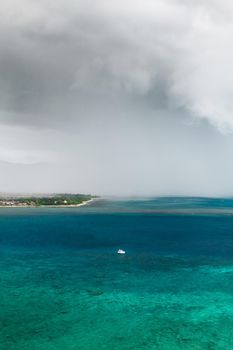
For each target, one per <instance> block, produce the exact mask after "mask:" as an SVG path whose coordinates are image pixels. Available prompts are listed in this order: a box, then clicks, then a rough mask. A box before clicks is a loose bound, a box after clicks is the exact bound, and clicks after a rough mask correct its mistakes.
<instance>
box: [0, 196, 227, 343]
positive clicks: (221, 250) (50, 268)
mask: <svg viewBox="0 0 233 350" xmlns="http://www.w3.org/2000/svg"><path fill="white" fill-rule="evenodd" d="M118 249H124V250H125V251H126V254H125V255H123V256H121V255H118V254H117V250H118ZM0 257H1V259H0V349H1V350H55V349H56V350H96V349H98V350H110V349H111V350H115V349H117V350H119V349H123V350H143V349H147V350H157V349H158V350H178V349H182V350H192V349H193V350H199V349H200V350H207V349H208V350H211V349H212V350H223V349H224V350H226V349H232V348H233V200H232V199H210V198H192V197H190V198H182V197H171V198H169V197H167V198H153V199H152V198H150V199H148V198H144V199H128V200H119V199H118V200H117V199H115V200H113V199H103V200H98V201H96V202H94V203H92V204H90V205H87V206H85V207H79V208H2V209H0Z"/></svg>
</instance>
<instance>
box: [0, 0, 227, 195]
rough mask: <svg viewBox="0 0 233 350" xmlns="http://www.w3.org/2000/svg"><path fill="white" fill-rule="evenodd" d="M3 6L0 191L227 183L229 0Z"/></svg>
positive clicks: (218, 188)
mask: <svg viewBox="0 0 233 350" xmlns="http://www.w3.org/2000/svg"><path fill="white" fill-rule="evenodd" d="M0 13H1V21H0V191H17V192H25V191H28V192H30V191H34V192H47V191H49V192H53V191H56V192H62V191H72V192H92V193H98V194H102V193H103V194H119V195H122V194H126V195H145V194H146V195H149V194H150V195H157V194H166V195H167V194H194V195H233V164H231V163H233V162H232V156H233V136H232V133H233V98H232V93H233V78H232V73H231V71H232V61H233V47H232V42H233V3H232V1H229V0H225V1H224V2H223V1H220V0H211V1H210V0H205V1H200V0H195V1H194V0H186V1H181V0H134V1H130V2H125V1H123V0H110V1H109V0H98V1H96V0H92V1H88V0H85V1H84V0H66V1H65V0H60V1H58V0H57V1H54V0H40V1H34V0H20V1H17V0H8V2H7V3H6V4H3V3H1V5H0Z"/></svg>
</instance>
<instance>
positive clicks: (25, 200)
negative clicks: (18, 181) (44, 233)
mask: <svg viewBox="0 0 233 350" xmlns="http://www.w3.org/2000/svg"><path fill="white" fill-rule="evenodd" d="M92 198H95V196H91V195H89V194H88V195H86V194H54V195H48V196H41V197H40V196H30V197H8V198H7V199H6V198H0V206H35V207H38V206H44V205H45V206H46V205H48V206H59V205H62V206H66V205H67V206H68V205H78V204H81V203H83V202H85V201H88V200H90V199H92Z"/></svg>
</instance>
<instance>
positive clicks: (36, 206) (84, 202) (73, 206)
mask: <svg viewBox="0 0 233 350" xmlns="http://www.w3.org/2000/svg"><path fill="white" fill-rule="evenodd" d="M97 199H98V198H91V199H88V200H87V201H83V202H81V203H79V204H64V205H0V209H1V208H78V207H84V206H86V205H87V204H89V203H91V202H93V201H94V200H97Z"/></svg>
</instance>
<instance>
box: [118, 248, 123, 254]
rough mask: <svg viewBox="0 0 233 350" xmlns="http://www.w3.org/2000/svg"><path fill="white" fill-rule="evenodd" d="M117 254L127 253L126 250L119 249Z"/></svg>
mask: <svg viewBox="0 0 233 350" xmlns="http://www.w3.org/2000/svg"><path fill="white" fill-rule="evenodd" d="M117 254H125V251H124V250H123V249H118V251H117Z"/></svg>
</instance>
